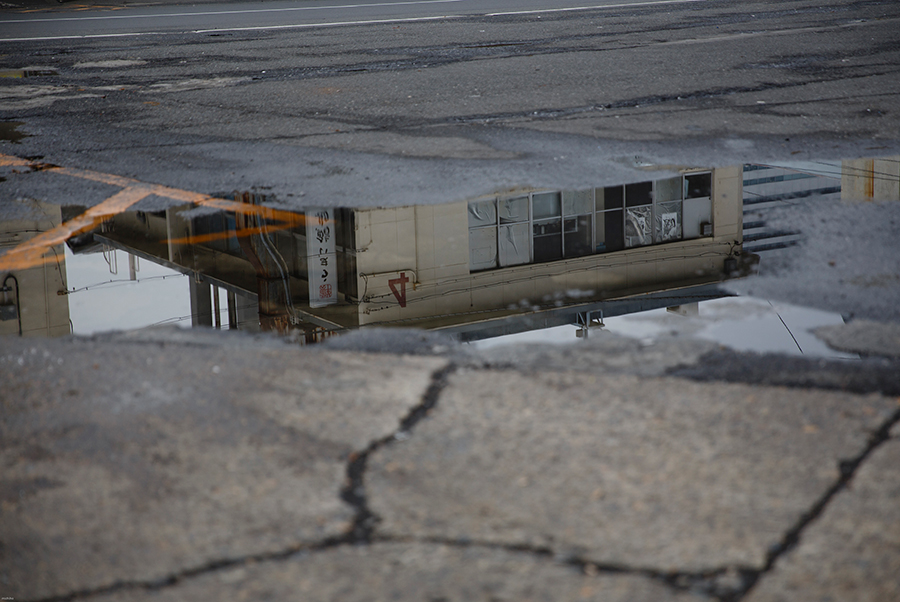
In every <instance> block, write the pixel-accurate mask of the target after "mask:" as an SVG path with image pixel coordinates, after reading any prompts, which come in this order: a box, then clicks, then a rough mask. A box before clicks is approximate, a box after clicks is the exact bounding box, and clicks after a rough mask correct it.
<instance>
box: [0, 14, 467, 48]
mask: <svg viewBox="0 0 900 602" xmlns="http://www.w3.org/2000/svg"><path fill="white" fill-rule="evenodd" d="M461 18H462V15H440V16H434V17H409V18H405V19H370V20H365V21H331V22H328V23H299V24H296V25H258V26H248V27H227V28H222V29H196V30H191V31H141V32H129V33H89V34H81V35H68V36H44V37H34V38H0V42H47V41H53V40H87V39H94V38H124V37H135V36H155V35H173V34H186V33H196V34H199V33H220V32H231V31H263V30H269V29H311V28H314V27H340V26H343V25H380V24H390V23H411V22H417V21H438V20H441V19H461Z"/></svg>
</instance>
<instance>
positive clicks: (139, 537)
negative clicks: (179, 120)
mask: <svg viewBox="0 0 900 602" xmlns="http://www.w3.org/2000/svg"><path fill="white" fill-rule="evenodd" d="M826 334H827V337H826V338H827V339H828V340H829V344H832V345H835V346H843V347H845V348H849V349H854V350H856V351H863V352H865V351H866V349H865V347H866V344H867V341H871V343H872V347H873V349H875V351H874V353H873V354H872V355H870V356H869V357H864V359H862V360H859V361H844V362H830V363H829V362H825V361H816V360H805V359H794V358H784V357H779V356H761V355H752V354H738V353H735V352H730V351H725V350H723V349H721V348H719V347H716V346H715V345H713V344H706V343H700V342H697V341H684V340H681V341H679V340H677V339H676V340H670V341H664V342H660V343H657V344H654V345H651V346H643V345H642V344H641V343H639V342H637V341H634V340H631V339H623V338H616V337H614V336H612V335H610V336H608V337H607V336H604V337H599V338H597V339H591V340H589V341H582V342H581V343H579V344H573V345H571V346H556V347H550V346H518V347H506V348H494V349H491V350H482V351H474V350H472V349H471V348H469V347H466V346H462V345H457V344H454V343H451V342H449V341H446V340H443V339H440V338H437V337H435V336H433V335H428V334H423V333H416V332H410V331H377V330H373V331H360V332H357V333H354V334H352V335H349V336H347V337H341V338H337V339H332V340H331V341H330V342H329V343H326V344H323V345H320V346H313V347H306V348H297V347H292V346H290V345H288V344H286V343H283V342H280V341H278V340H276V339H271V338H267V337H253V336H250V335H244V334H229V333H216V332H204V331H181V330H176V329H171V330H169V329H163V330H145V331H139V332H136V333H130V334H118V335H110V336H104V337H96V338H93V339H79V338H67V339H58V340H22V339H15V338H6V339H4V340H2V352H0V375H2V381H3V383H4V387H3V389H2V393H0V401H2V421H0V441H2V446H0V463H2V467H3V468H2V472H0V595H2V596H4V599H9V598H14V599H15V600H17V601H24V600H97V601H100V600H129V601H130V600H134V601H138V600H140V601H145V600H173V601H175V600H179V601H181V600H196V601H207V600H262V599H273V600H285V599H302V600H343V601H351V600H416V601H422V600H428V601H436V600H447V601H450V600H454V601H456V600H460V601H462V600H467V601H468V600H484V601H488V600H554V601H557V600H603V601H605V602H610V601H618V600H622V601H628V602H640V601H665V600H680V601H686V600H698V601H699V600H721V601H734V600H747V601H752V602H759V601H762V600H791V601H792V602H796V601H803V600H826V599H828V600H853V601H864V600H869V601H873V602H874V601H878V602H887V601H891V600H898V599H900V503H898V500H900V426H898V422H900V405H898V401H900V397H898V395H900V376H898V375H900V370H898V364H900V359H898V358H900V336H898V329H897V326H896V325H880V326H876V327H874V328H873V325H872V324H865V323H859V322H854V323H852V324H850V325H846V326H843V327H837V328H831V329H830V330H829V332H828V333H826ZM863 355H864V356H865V353H863Z"/></svg>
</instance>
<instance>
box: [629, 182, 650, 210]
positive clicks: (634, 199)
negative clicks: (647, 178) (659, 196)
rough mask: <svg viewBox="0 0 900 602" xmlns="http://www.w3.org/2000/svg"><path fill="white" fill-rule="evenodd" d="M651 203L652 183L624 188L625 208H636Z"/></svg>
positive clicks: (639, 183) (640, 183) (642, 183)
mask: <svg viewBox="0 0 900 602" xmlns="http://www.w3.org/2000/svg"><path fill="white" fill-rule="evenodd" d="M652 202H653V182H638V183H637V184H627V185H626V186H625V206H626V207H637V206H639V205H649V204H650V203H652Z"/></svg>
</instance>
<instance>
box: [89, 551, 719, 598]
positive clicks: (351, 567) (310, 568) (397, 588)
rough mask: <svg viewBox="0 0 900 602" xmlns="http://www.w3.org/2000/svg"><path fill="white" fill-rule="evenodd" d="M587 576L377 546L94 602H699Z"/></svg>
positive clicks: (549, 564) (543, 563) (515, 561)
mask: <svg viewBox="0 0 900 602" xmlns="http://www.w3.org/2000/svg"><path fill="white" fill-rule="evenodd" d="M588 572H590V573H591V574H590V575H587V574H585V572H584V571H581V570H578V569H576V568H574V567H571V566H566V565H561V564H557V563H555V562H553V561H552V559H550V558H546V557H536V556H534V555H532V554H528V553H516V552H508V551H505V550H498V549H485V548H479V547H462V548H460V547H448V546H443V545H432V544H410V543H381V544H376V545H372V546H358V547H350V546H345V547H340V548H332V549H328V550H322V551H318V552H313V553H309V554H305V555H298V556H294V557H292V558H290V559H287V560H285V561H280V562H265V563H259V564H248V565H243V566H236V567H232V568H229V569H227V570H222V571H217V572H215V573H211V574H208V575H203V576H201V577H198V578H195V579H190V580H186V581H184V582H183V583H180V584H178V585H176V586H175V587H171V588H166V589H164V590H160V591H140V590H139V591H117V592H115V593H114V594H113V595H110V596H101V597H98V598H95V600H97V602H106V601H110V600H116V601H121V602H148V601H150V600H153V601H159V602H164V601H168V600H172V601H173V602H174V601H178V602H191V601H194V600H196V601H197V602H201V601H202V602H207V601H208V600H266V599H271V600H297V599H302V600H306V601H309V602H315V601H319V600H321V601H323V602H325V601H329V602H330V601H333V600H341V601H342V602H362V601H364V600H365V601H370V600H395V601H397V602H404V601H409V602H413V601H415V602H421V601H422V600H431V601H438V600H442V601H446V602H450V601H451V600H452V601H454V602H456V601H459V602H463V601H465V602H476V601H483V602H487V601H489V600H530V601H534V602H539V601H547V602H556V601H557V600H573V601H574V600H584V601H588V600H597V601H599V600H602V601H603V602H618V601H621V602H676V601H677V602H688V601H691V600H696V601H698V602H699V601H700V600H703V599H705V598H701V597H699V596H693V595H690V594H686V593H679V592H676V591H674V590H673V589H671V588H669V587H667V586H666V585H664V584H662V583H661V582H659V581H657V580H654V579H651V578H648V577H643V576H639V575H626V574H609V573H599V574H597V573H595V572H593V571H588Z"/></svg>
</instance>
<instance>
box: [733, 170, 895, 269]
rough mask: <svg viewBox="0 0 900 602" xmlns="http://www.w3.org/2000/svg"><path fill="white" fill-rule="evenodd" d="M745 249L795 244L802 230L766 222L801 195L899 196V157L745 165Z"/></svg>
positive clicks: (840, 197) (881, 198) (842, 197)
mask: <svg viewBox="0 0 900 602" xmlns="http://www.w3.org/2000/svg"><path fill="white" fill-rule="evenodd" d="M743 169H744V181H743V196H744V250H745V251H748V252H751V253H762V252H764V251H770V250H776V249H781V248H785V247H788V246H791V245H793V244H796V243H797V241H798V240H799V239H800V232H797V231H791V230H786V229H784V228H778V227H771V226H769V225H768V223H767V222H768V219H767V218H768V213H769V211H770V210H772V209H778V208H780V207H782V206H784V205H786V204H793V203H796V202H798V200H799V199H806V198H815V199H816V200H817V201H820V202H821V201H824V200H843V201H873V200H874V201H891V200H900V157H886V158H881V159H845V160H843V161H793V162H786V163H782V164H778V165H766V164H758V163H750V164H746V165H744V168H743Z"/></svg>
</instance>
